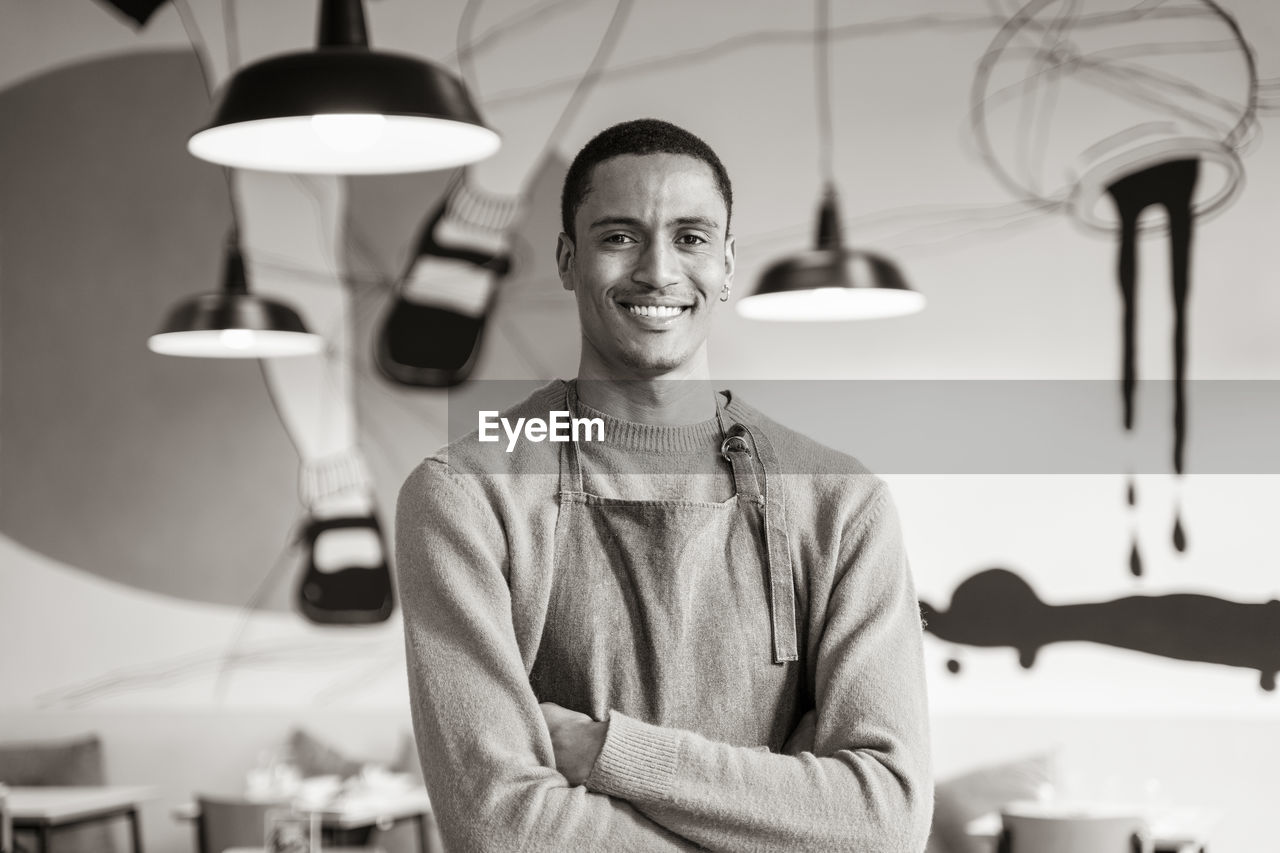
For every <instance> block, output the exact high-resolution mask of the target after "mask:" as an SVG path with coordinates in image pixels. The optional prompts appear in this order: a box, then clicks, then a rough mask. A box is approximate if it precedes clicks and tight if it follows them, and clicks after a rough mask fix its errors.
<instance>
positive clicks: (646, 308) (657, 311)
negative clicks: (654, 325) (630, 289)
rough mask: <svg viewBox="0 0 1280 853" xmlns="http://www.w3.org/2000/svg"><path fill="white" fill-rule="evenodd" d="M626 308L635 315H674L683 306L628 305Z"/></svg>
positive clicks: (682, 309) (680, 310) (681, 309)
mask: <svg viewBox="0 0 1280 853" xmlns="http://www.w3.org/2000/svg"><path fill="white" fill-rule="evenodd" d="M627 310H628V311H630V312H631V313H632V314H634V315H636V316H637V317H674V316H676V315H677V314H679V313H680V312H682V311H684V308H682V307H680V306H679V305H628V306H627Z"/></svg>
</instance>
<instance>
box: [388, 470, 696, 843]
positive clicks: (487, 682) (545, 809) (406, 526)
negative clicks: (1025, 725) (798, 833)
mask: <svg viewBox="0 0 1280 853" xmlns="http://www.w3.org/2000/svg"><path fill="white" fill-rule="evenodd" d="M505 566H506V539H505V537H504V536H503V534H502V531H501V528H500V527H499V525H498V523H497V520H496V518H495V516H494V512H493V510H492V508H491V507H489V506H487V505H485V504H484V503H482V501H481V499H480V494H479V492H478V490H477V488H476V486H475V484H474V483H472V482H469V481H468V480H467V479H466V478H465V477H462V476H459V475H457V474H455V473H453V472H451V470H450V469H449V468H448V467H447V466H446V465H445V464H444V463H442V462H439V461H435V460H428V461H427V462H425V463H423V465H422V466H420V467H419V468H418V469H417V470H416V471H415V472H414V473H413V474H412V475H411V476H410V477H409V479H408V480H407V481H406V483H405V485H404V486H403V487H402V489H401V491H400V497H399V501H398V503H397V507H396V567H397V569H396V571H397V576H398V579H399V586H400V593H401V601H402V608H403V614H404V630H405V648H406V656H407V659H408V670H409V694H410V701H411V705H412V711H413V724H414V732H415V735H416V738H417V744H418V752H419V756H420V758H421V760H422V770H423V776H424V778H425V780H426V783H427V788H428V790H429V792H430V794H431V803H432V806H433V809H434V811H435V815H436V819H437V822H438V824H439V826H440V831H441V834H442V836H443V838H444V841H445V845H446V847H447V849H448V850H449V851H450V853H465V851H472V850H475V851H494V850H527V851H561V850H605V849H609V850H644V851H670V850H689V849H697V845H695V844H692V843H691V842H689V841H686V840H685V839H683V838H680V837H678V836H677V835H675V834H673V833H672V832H671V831H669V830H667V829H664V828H663V827H661V826H659V825H657V824H656V823H654V822H653V821H652V820H650V819H649V818H647V817H645V816H644V815H642V814H640V813H639V812H638V811H637V810H636V809H634V808H633V807H632V806H631V805H629V804H628V803H626V802H623V801H621V800H616V799H613V798H611V797H609V796H606V795H604V794H600V793H593V792H591V791H588V790H587V789H586V788H583V787H581V786H577V787H570V785H569V783H568V781H567V780H566V779H565V778H564V777H563V776H561V775H560V774H559V773H558V772H557V771H556V770H555V756H554V753H553V751H552V746H551V739H550V735H549V734H548V732H547V728H546V723H545V721H544V720H543V717H542V713H541V711H540V710H539V708H538V701H537V699H536V698H535V696H534V694H533V690H532V688H531V687H530V686H529V679H528V677H527V675H526V673H525V671H524V665H523V663H522V659H521V656H520V651H519V648H518V646H517V643H516V638H515V630H514V628H513V623H512V618H511V598H510V592H509V589H508V587H507V583H506V578H505V572H504V569H505Z"/></svg>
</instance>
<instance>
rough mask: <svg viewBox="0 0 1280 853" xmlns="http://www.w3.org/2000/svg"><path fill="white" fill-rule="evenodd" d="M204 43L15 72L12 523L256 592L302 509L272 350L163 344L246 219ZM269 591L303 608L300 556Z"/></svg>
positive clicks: (152, 584) (4, 203) (100, 565)
mask: <svg viewBox="0 0 1280 853" xmlns="http://www.w3.org/2000/svg"><path fill="white" fill-rule="evenodd" d="M208 110H209V102H208V97H207V95H206V94H205V91H204V87H203V84H202V82H201V78H200V75H199V71H198V68H197V65H196V62H195V59H194V57H193V56H192V55H191V54H189V53H186V52H168V51H166V52H149V53H136V54H128V55H123V56H115V57H111V58H107V59H100V60H95V61H90V62H85V63H82V64H77V65H72V66H65V67H62V68H59V69H56V70H54V71H52V72H49V73H46V74H43V75H41V76H38V77H34V78H31V79H28V80H24V81H23V82H21V83H19V84H17V85H15V86H13V87H11V88H9V89H8V90H6V91H3V92H0V115H3V116H4V120H3V121H0V186H2V187H4V191H3V192H0V530H3V532H4V533H5V534H6V535H8V536H10V537H11V538H13V539H15V540H17V541H18V542H20V543H22V544H23V545H25V546H27V547H29V548H32V549H34V550H36V551H39V552H41V553H43V554H46V555H48V556H49V557H52V558H54V559H56V560H58V561H61V562H63V563H65V564H67V565H70V566H73V567H75V568H78V569H81V570H83V571H85V572H90V573H92V574H94V575H97V576H99V577H102V578H106V579H109V580H112V581H115V582H118V583H122V584H128V585H130V586H133V587H137V588H139V589H145V590H150V591H153V592H159V593H163V594H166V595H171V596H175V597H178V598H183V599H189V600H193V601H202V602H212V603H218V604H226V605H243V604H245V603H246V602H247V601H249V600H250V598H251V597H252V596H253V595H254V592H255V590H257V588H258V587H259V585H260V583H261V582H262V581H263V579H264V578H265V577H266V576H267V574H268V573H269V572H270V571H271V569H272V567H273V566H274V565H276V563H277V560H278V559H279V558H280V556H281V553H282V551H283V549H284V546H285V537H286V535H287V534H288V532H289V531H290V529H291V527H292V525H293V523H294V522H295V521H296V520H297V518H298V515H299V512H300V510H299V507H298V502H297V498H296V492H295V478H296V471H297V457H296V455H295V454H294V451H293V449H292V447H291V446H290V445H289V442H288V440H287V437H286V436H285V434H284V432H283V430H282V428H281V426H280V422H279V421H278V419H277V418H276V416H275V414H274V413H273V411H272V409H271V406H270V401H269V399H268V397H267V393H266V389H265V386H264V383H263V380H262V377H261V375H260V372H259V368H258V365H257V364H256V363H255V362H252V361H239V360H236V361H220V360H206V359H180V358H170V357H165V356H159V355H154V354H152V353H151V352H149V351H148V350H147V348H146V338H147V336H148V335H149V334H150V333H151V332H152V331H154V329H155V326H156V324H157V323H158V322H160V320H161V318H162V316H163V315H164V312H165V311H166V309H167V308H168V307H169V306H170V305H171V304H172V303H173V302H175V301H176V300H178V299H180V298H182V297H185V296H188V295H190V294H192V293H194V292H197V291H201V290H209V289H213V288H214V287H215V286H216V284H217V281H218V275H219V264H220V253H221V250H222V245H223V241H224V239H225V236H226V233H227V228H228V226H229V224H230V208H229V202H228V196H227V189H226V185H225V184H224V182H223V179H222V176H221V175H220V174H219V172H218V170H217V169H216V168H215V167H213V166H210V165H209V164H206V163H203V162H201V161H198V160H196V159H195V158H193V157H191V156H190V155H189V154H188V153H187V151H186V137H187V135H188V134H189V133H190V132H191V130H192V128H195V127H198V126H199V125H200V124H201V123H202V122H203V121H205V120H206V118H207V112H208ZM296 563H297V560H291V561H289V564H288V565H287V566H282V567H281V568H280V571H279V573H278V575H277V577H276V582H275V583H273V584H271V585H270V591H269V594H268V595H266V597H265V598H264V599H263V600H261V601H259V602H258V606H260V607H267V608H270V609H280V610H285V609H289V608H290V606H291V605H290V602H289V598H290V595H291V592H292V585H293V584H292V581H293V576H294V573H295V571H294V568H293V567H294V566H295V565H296Z"/></svg>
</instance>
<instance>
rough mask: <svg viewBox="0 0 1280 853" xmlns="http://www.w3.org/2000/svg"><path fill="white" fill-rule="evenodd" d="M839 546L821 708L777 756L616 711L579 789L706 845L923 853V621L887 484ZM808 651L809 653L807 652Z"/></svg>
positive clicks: (818, 673)
mask: <svg viewBox="0 0 1280 853" xmlns="http://www.w3.org/2000/svg"><path fill="white" fill-rule="evenodd" d="M879 489H880V493H879V495H878V497H876V498H875V499H874V500H873V502H872V504H871V506H870V507H869V508H868V509H867V510H866V511H864V512H863V513H861V514H860V516H859V518H858V519H855V520H854V521H852V522H851V523H850V524H849V525H848V527H847V529H846V531H845V532H844V536H843V537H842V542H841V545H840V565H839V566H837V572H838V574H837V575H836V581H835V582H834V584H833V588H832V592H831V596H830V599H829V602H828V605H827V609H826V618H825V624H824V625H822V626H816V627H815V628H814V631H815V632H817V633H815V635H814V636H815V637H817V638H818V639H817V646H816V656H817V658H816V668H815V670H814V671H815V685H814V686H815V693H814V697H815V706H816V707H815V709H814V711H813V712H811V714H809V715H806V717H805V719H804V720H803V721H802V722H801V726H800V729H798V730H797V733H796V734H795V735H793V738H792V742H791V743H789V744H788V750H787V751H788V752H794V753H796V754H787V755H782V754H775V753H770V752H766V751H760V750H758V749H749V748H744V747H735V746H730V745H727V744H724V743H718V742H715V741H711V740H708V739H707V738H704V737H702V736H700V735H698V734H695V733H693V732H688V731H682V730H677V729H672V728H665V727H661V726H654V725H650V724H647V723H644V722H641V721H639V720H635V719H632V718H630V717H627V716H625V715H623V714H620V713H618V712H617V711H614V712H612V713H611V714H610V717H609V728H608V734H607V736H606V738H605V743H604V747H603V749H602V750H601V753H600V756H599V758H598V759H597V760H596V764H595V766H594V768H593V769H592V773H591V775H590V777H589V778H588V779H587V782H586V784H587V788H588V789H590V790H593V791H598V792H600V793H605V794H609V795H612V796H614V797H618V798H622V799H625V800H627V801H629V802H631V803H632V804H634V805H635V806H636V808H638V809H639V810H640V811H641V812H643V813H644V814H646V815H648V816H649V817H651V818H653V819H654V820H655V821H657V822H658V823H660V824H662V825H663V826H665V827H667V828H668V829H670V830H672V831H673V832H676V833H678V834H680V835H681V836H683V837H686V838H689V839H692V840H694V841H696V842H697V843H699V844H701V845H703V846H705V847H707V848H709V849H711V850H726V851H727V850H732V851H746V850H761V851H764V850H832V851H834V850H874V851H877V853H919V851H920V850H922V849H923V848H924V845H925V841H926V838H927V836H928V831H929V822H930V818H931V815H932V811H933V784H932V778H931V775H930V745H929V730H928V710H927V701H926V696H925V684H924V669H923V650H922V645H923V643H922V630H921V628H922V626H921V622H920V612H919V605H918V603H917V600H916V596H915V590H914V586H913V583H912V580H911V575H910V571H909V568H908V565H907V560H906V556H905V552H904V549H903V545H902V537H901V532H900V527H899V523H898V518H897V514H896V511H895V509H894V507H893V504H892V501H891V500H890V498H889V497H888V494H887V489H886V488H885V487H884V486H883V485H880V486H879ZM811 648H812V647H811Z"/></svg>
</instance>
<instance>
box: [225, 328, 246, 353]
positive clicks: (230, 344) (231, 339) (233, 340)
mask: <svg viewBox="0 0 1280 853" xmlns="http://www.w3.org/2000/svg"><path fill="white" fill-rule="evenodd" d="M218 343H220V344H222V345H223V346H224V347H226V348H227V349H236V350H243V349H248V348H249V347H251V346H253V331H252V330H251V329H223V330H222V332H221V333H220V334H219V335H218Z"/></svg>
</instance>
